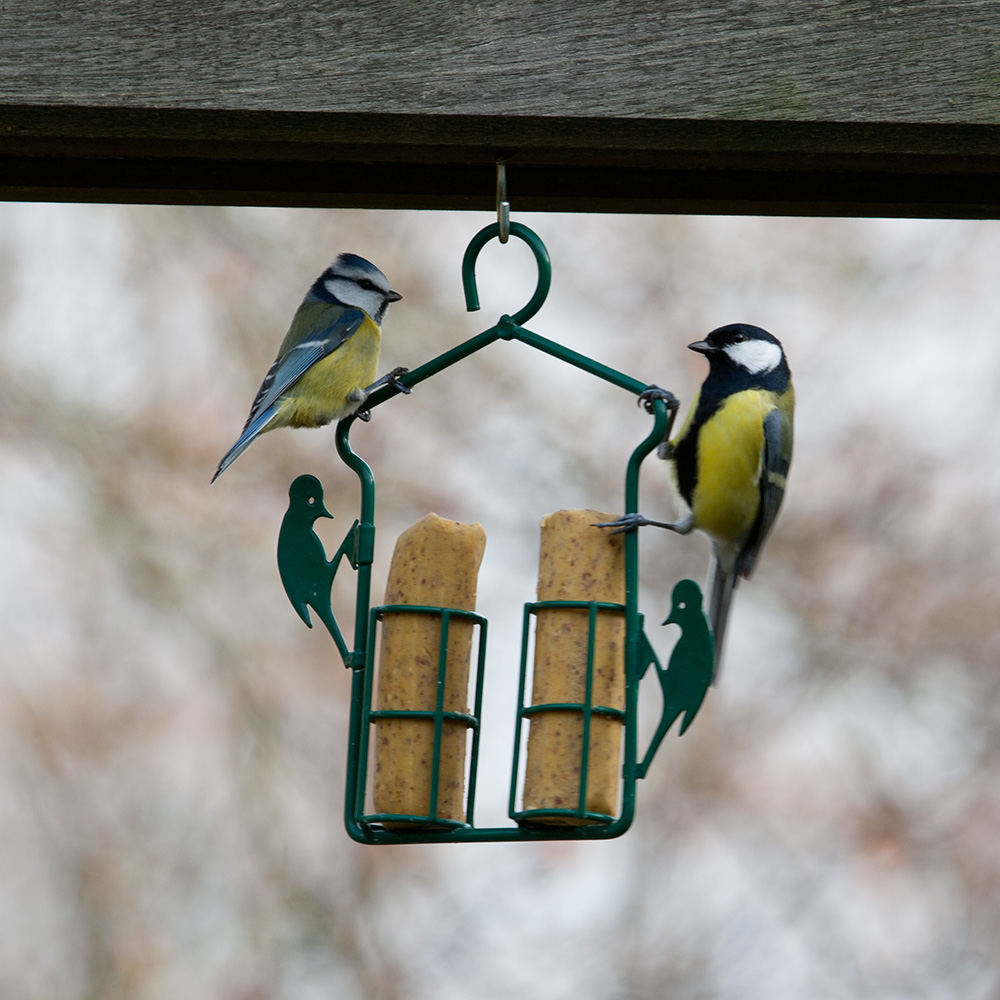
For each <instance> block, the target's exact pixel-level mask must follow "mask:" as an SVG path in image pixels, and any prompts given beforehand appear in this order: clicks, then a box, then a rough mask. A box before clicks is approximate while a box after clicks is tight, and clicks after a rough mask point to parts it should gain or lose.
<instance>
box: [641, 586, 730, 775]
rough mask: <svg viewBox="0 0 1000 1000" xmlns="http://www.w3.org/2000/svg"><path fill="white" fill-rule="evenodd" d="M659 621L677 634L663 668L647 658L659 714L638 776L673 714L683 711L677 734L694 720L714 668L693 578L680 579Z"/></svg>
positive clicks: (709, 636) (699, 592)
mask: <svg viewBox="0 0 1000 1000" xmlns="http://www.w3.org/2000/svg"><path fill="white" fill-rule="evenodd" d="M663 624H664V625H679V626H680V628H681V636H680V638H679V639H678V640H677V644H676V645H675V646H674V648H673V651H672V652H671V653H670V662H669V665H668V666H667V667H662V666H661V665H660V661H659V660H658V659H657V658H656V657H655V655H653V656H652V657H651V662H652V663H653V665H654V666H655V667H656V676H657V679H658V680H659V682H660V687H661V688H662V690H663V715H662V716H661V717H660V725H659V726H658V727H657V730H656V735H654V736H653V739H652V741H651V742H650V744H649V749H648V750H647V751H646V756H645V758H644V759H643V761H642V763H641V764H639V766H638V767H637V769H636V775H637V777H639V778H642V777H645V774H646V770H647V768H648V767H649V764H650V761H652V759H653V755H654V754H655V753H656V751H657V749H658V748H659V746H660V743H661V742H662V740H663V737H664V736H666V735H667V731H668V730H669V729H670V727H671V726H672V725H673V724H674V722H675V721H676V720H677V717H678V716H679V715H680V714H681V713H683V714H684V721H683V722H682V723H681V728H680V735H681V736H683V735H684V732H685V730H686V729H687V727H688V726H690V725H691V723H692V722H693V721H694V717H695V715H696V714H697V713H698V709H699V708H701V703H702V702H703V701H704V700H705V693H706V692H707V691H708V689H709V687H710V686H711V684H712V673H713V671H714V669H715V650H714V646H713V642H712V632H711V629H710V628H709V626H708V619H707V618H706V617H705V612H704V611H703V610H702V600H701V588H700V587H699V586H698V584H696V583H695V582H694V581H693V580H681V581H680V582H679V583H678V584H677V585H676V586H675V587H674V592H673V596H672V604H671V608H670V614H669V615H668V616H667V617H666V619H665V620H664V622H663Z"/></svg>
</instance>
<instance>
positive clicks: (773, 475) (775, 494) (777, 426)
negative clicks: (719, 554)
mask: <svg viewBox="0 0 1000 1000" xmlns="http://www.w3.org/2000/svg"><path fill="white" fill-rule="evenodd" d="M786 420H787V418H786V417H785V415H784V414H783V413H782V412H781V410H779V409H777V408H775V409H773V410H771V412H770V413H768V415H767V416H766V417H765V418H764V453H763V455H762V456H761V470H760V509H759V510H758V512H757V520H756V521H755V522H754V526H753V528H752V530H751V532H750V535H749V536H748V538H747V540H746V542H745V543H744V545H743V548H742V549H741V550H740V553H739V555H738V557H737V565H736V571H737V573H738V574H739V575H740V576H749V575H750V573H751V571H752V570H753V567H754V563H755V562H756V561H757V556H758V555H759V554H760V549H761V546H762V545H763V544H764V539H765V538H767V535H768V532H770V530H771V526H772V525H773V524H774V520H775V518H776V517H777V516H778V508H779V507H780V506H781V501H782V498H783V497H784V495H785V481H786V478H787V476H788V466H789V463H790V462H791V457H792V456H791V448H790V442H791V437H790V434H789V430H790V428H789V427H786Z"/></svg>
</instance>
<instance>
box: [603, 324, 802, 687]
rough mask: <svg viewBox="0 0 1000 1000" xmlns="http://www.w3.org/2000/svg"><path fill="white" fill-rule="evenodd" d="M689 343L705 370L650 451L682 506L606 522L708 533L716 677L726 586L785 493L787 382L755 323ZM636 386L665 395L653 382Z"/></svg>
mask: <svg viewBox="0 0 1000 1000" xmlns="http://www.w3.org/2000/svg"><path fill="white" fill-rule="evenodd" d="M688 347H689V348H690V349H691V350H692V351H698V352H699V353H700V354H704V355H705V357H706V358H708V377H707V378H706V379H705V381H704V383H703V384H702V387H701V390H700V391H699V393H698V395H697V397H696V398H695V400H694V402H693V403H692V404H691V408H690V410H689V411H688V415H687V419H686V420H685V423H684V426H683V427H682V428H681V431H680V433H679V434H678V435H677V436H676V437H675V438H673V439H672V440H669V441H665V442H664V443H663V444H661V445H660V448H659V452H658V454H659V456H660V457H661V458H664V459H667V460H668V461H670V462H671V463H672V465H673V471H674V476H675V482H676V486H677V490H678V492H679V493H680V495H681V497H682V498H683V500H684V502H685V503H686V504H687V507H688V510H689V513H688V515H687V516H686V517H684V518H682V519H681V520H680V521H677V522H674V523H670V524H668V523H665V522H662V521H650V520H648V519H647V518H644V517H642V515H641V514H634V515H627V516H626V517H624V518H622V519H621V520H620V521H617V522H614V524H615V526H617V527H619V528H620V529H624V530H629V529H632V528H636V527H640V526H641V525H643V524H652V525H656V526H658V527H661V528H669V529H670V530H671V531H676V532H678V533H679V534H682V535H683V534H687V533H688V532H690V531H692V530H694V529H697V530H699V531H703V532H704V533H705V534H706V535H708V536H709V538H711V540H712V566H711V573H710V582H709V590H710V599H709V621H710V622H711V625H712V634H713V637H714V640H715V675H714V677H713V681H714V680H716V679H717V678H718V673H719V665H720V663H721V661H722V646H723V641H724V639H725V633H726V619H727V618H728V615H729V605H730V601H731V600H732V596H733V590H734V588H735V587H736V583H737V581H738V580H739V578H740V577H746V576H749V575H750V573H751V572H752V571H753V568H754V565H755V563H756V562H757V557H758V556H759V555H760V550H761V547H762V546H763V544H764V540H765V539H766V538H767V535H768V532H769V531H770V530H771V527H772V525H773V524H774V519H775V518H776V517H777V515H778V508H779V507H780V506H781V500H782V498H783V497H784V494H785V481H786V477H787V476H788V467H789V463H790V462H791V458H792V436H793V419H794V412H795V389H794V387H793V386H792V374H791V371H790V370H789V368H788V361H787V360H786V359H785V352H784V350H783V349H782V347H781V344H780V343H779V342H778V340H777V339H776V338H775V337H773V336H771V334H769V333H768V332H767V331H766V330H762V329H761V328H760V327H759V326H750V325H749V324H747V323H733V324H731V325H730V326H721V327H719V328H718V329H717V330H713V331H712V332H711V333H710V334H709V335H708V336H707V337H706V338H705V339H704V340H699V341H697V342H696V343H694V344H689V345H688ZM643 395H644V396H656V395H661V396H662V395H668V394H664V393H663V391H662V390H659V389H657V388H656V387H655V386H651V387H650V389H649V390H647V392H646V393H644V394H643Z"/></svg>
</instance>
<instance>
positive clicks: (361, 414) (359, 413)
mask: <svg viewBox="0 0 1000 1000" xmlns="http://www.w3.org/2000/svg"><path fill="white" fill-rule="evenodd" d="M354 415H355V416H356V417H357V418H358V420H363V421H364V422H365V423H366V424H367V423H368V421H369V420H371V418H372V411H371V410H369V409H368V407H366V406H362V407H359V408H358V409H356V410H355V411H354Z"/></svg>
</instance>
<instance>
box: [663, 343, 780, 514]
mask: <svg viewBox="0 0 1000 1000" xmlns="http://www.w3.org/2000/svg"><path fill="white" fill-rule="evenodd" d="M790 381H791V373H790V372H789V370H788V364H787V363H786V362H785V361H784V359H782V362H781V364H780V365H778V366H777V368H774V369H772V370H771V371H769V372H762V373H760V372H759V373H757V374H754V373H752V372H748V371H747V370H746V369H745V368H739V367H737V366H735V365H726V366H725V367H721V366H717V365H713V366H712V368H711V369H710V371H709V374H708V378H706V379H705V382H704V384H703V385H702V387H701V391H700V393H699V395H698V402H697V405H696V407H695V412H694V416H693V417H692V419H691V422H690V424H689V425H688V428H687V433H686V434H685V435H684V437H682V438H681V439H680V440H679V441H677V442H676V443H675V444H674V447H673V456H672V457H673V460H674V468H675V470H676V475H677V488H678V489H679V490H680V494H681V496H682V497H683V498H684V502H685V503H686V504H687V505H688V506H689V507H690V506H691V505H692V502H693V498H694V491H695V487H696V486H697V485H698V435H699V434H700V432H701V429H702V427H704V425H705V423H706V422H707V421H708V420H710V419H711V417H712V416H713V415H714V414H715V413H716V412H717V411H718V410H719V408H720V407H721V406H722V404H723V403H724V402H725V401H726V400H727V399H728V398H729V397H730V396H732V395H733V394H734V393H737V392H743V391H745V390H747V389H764V390H766V391H769V392H773V393H775V394H776V395H779V396H780V395H782V394H783V393H784V392H785V391H786V390H787V389H788V384H789V382H790Z"/></svg>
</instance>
